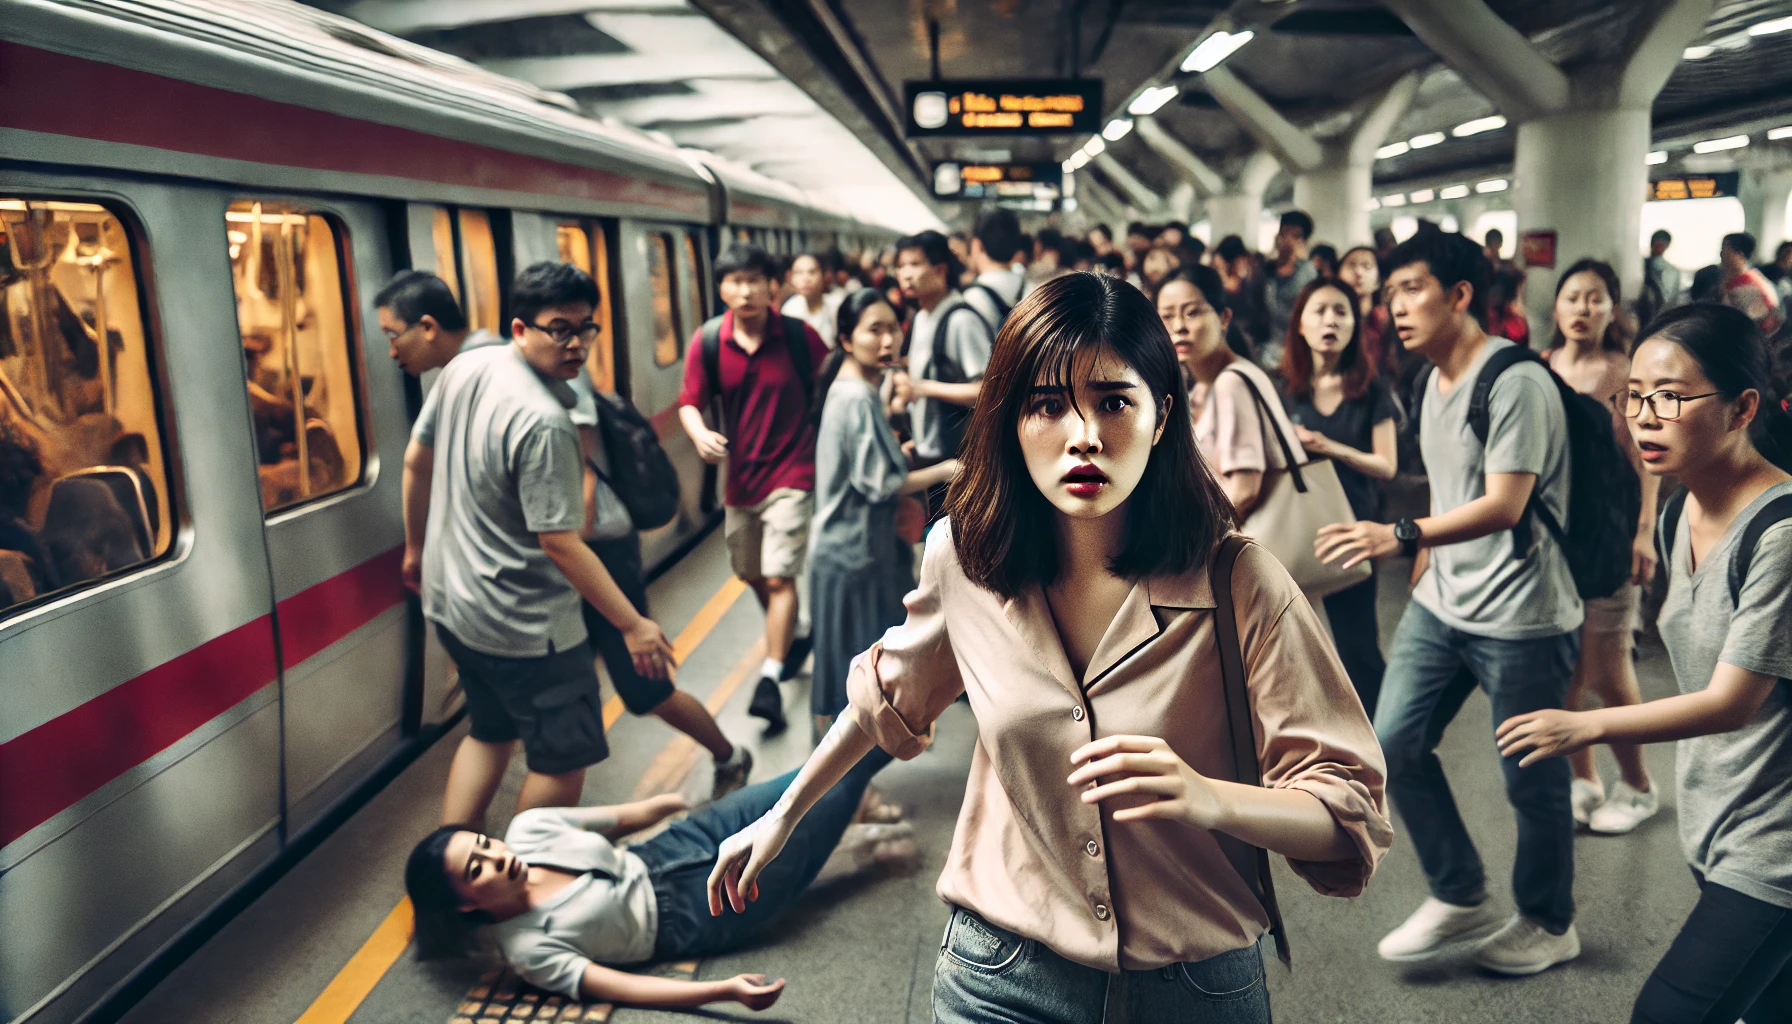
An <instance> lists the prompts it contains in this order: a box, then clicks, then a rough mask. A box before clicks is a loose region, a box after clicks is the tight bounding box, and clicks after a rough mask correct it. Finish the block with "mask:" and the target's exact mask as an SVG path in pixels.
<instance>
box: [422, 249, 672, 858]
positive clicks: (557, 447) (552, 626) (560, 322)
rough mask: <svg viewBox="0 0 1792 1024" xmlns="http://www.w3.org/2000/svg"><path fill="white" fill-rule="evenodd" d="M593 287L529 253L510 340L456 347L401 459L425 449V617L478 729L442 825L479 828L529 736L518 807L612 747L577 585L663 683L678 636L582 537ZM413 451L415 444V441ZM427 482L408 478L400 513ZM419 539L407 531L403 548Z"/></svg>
mask: <svg viewBox="0 0 1792 1024" xmlns="http://www.w3.org/2000/svg"><path fill="white" fill-rule="evenodd" d="M597 303H598V292H597V286H596V284H595V283H593V282H592V280H591V278H590V277H589V276H588V275H586V274H585V273H584V272H583V271H580V270H579V269H577V268H576V267H572V266H570V265H567V264H563V263H538V264H535V265H534V266H531V267H529V268H528V269H526V270H524V271H523V272H522V273H521V274H519V275H518V276H517V279H516V284H515V285H514V287H513V288H512V291H511V309H512V312H513V313H514V315H515V319H514V320H513V321H512V322H511V336H512V337H511V343H510V344H509V345H492V346H487V347H484V348H479V349H475V350H473V351H470V352H467V353H465V354H464V355H460V356H457V357H456V358H455V359H453V360H452V361H451V362H450V363H449V364H448V366H447V367H446V368H445V369H444V370H443V371H442V376H441V379H440V380H438V381H437V382H436V388H435V390H434V392H433V394H432V399H433V401H432V402H431V403H428V404H426V406H425V408H424V411H423V414H422V415H421V416H419V418H418V421H417V425H416V427H415V429H414V430H413V432H412V438H411V445H410V448H409V449H408V450H407V452H406V459H405V461H406V464H407V471H408V469H409V467H410V466H411V465H412V463H413V461H420V460H421V459H422V458H424V457H425V456H423V455H422V452H427V453H428V455H427V460H428V461H429V462H430V463H432V464H433V463H436V462H439V463H440V464H441V465H442V466H443V467H444V471H443V472H439V473H431V474H430V482H429V493H428V498H427V501H428V516H427V525H426V528H425V532H424V537H423V538H422V593H423V614H424V616H425V617H426V618H428V619H429V620H430V621H431V622H434V623H435V624H436V629H437V633H438V635H439V636H440V637H441V640H442V645H443V646H444V647H446V648H447V650H448V653H449V655H450V656H451V657H452V658H453V659H454V662H455V665H456V666H457V667H458V668H459V669H460V683H461V688H462V691H463V692H464V693H465V695H466V701H467V714H468V718H469V719H470V720H471V724H472V728H471V730H470V732H469V734H468V735H467V737H466V738H465V739H463V740H462V741H461V745H460V748H459V749H458V750H457V751H456V752H455V756H454V763H453V766H452V767H451V768H450V770H449V773H448V787H447V795H446V797H445V799H444V802H443V808H442V819H443V822H444V823H448V824H453V823H468V824H472V825H474V826H477V825H479V823H481V822H483V821H484V819H485V811H486V808H487V806H488V805H489V804H490V803H491V798H492V795H493V794H494V793H496V792H497V788H498V784H499V783H500V782H501V781H502V779H503V777H504V769H505V767H506V766H507V765H508V763H509V760H510V752H511V747H512V746H513V745H514V743H515V741H516V740H518V739H521V740H522V741H523V749H524V754H525V757H526V759H527V762H528V766H529V777H528V778H527V779H526V780H525V781H524V783H523V789H522V794H521V796H520V797H519V798H518V801H517V806H518V809H519V810H522V809H526V808H530V807H555V806H571V805H575V804H577V803H578V802H579V795H580V791H581V790H582V789H583V786H584V778H585V769H586V768H587V767H589V766H590V765H592V764H595V763H597V762H598V761H601V760H603V759H604V757H606V756H607V755H608V753H609V748H608V746H607V744H606V742H605V739H604V724H603V707H602V703H601V695H600V693H599V690H598V682H597V671H596V666H595V659H594V658H593V656H592V653H591V647H590V645H589V644H588V643H587V641H586V633H585V625H584V622H583V620H582V618H581V615H580V607H579V599H580V597H581V596H583V597H584V599H585V600H587V601H589V602H591V604H592V605H593V606H594V607H595V608H597V610H598V611H599V612H600V613H601V614H602V615H603V616H604V618H606V619H608V620H609V621H610V622H611V623H613V624H615V626H616V627H617V629H618V630H620V631H621V632H622V634H623V638H624V640H625V642H626V644H627V646H628V651H629V654H630V655H631V656H632V657H633V659H634V661H635V664H636V668H637V669H639V670H640V672H641V674H642V675H644V676H647V677H649V678H656V679H664V678H666V677H667V675H668V674H669V667H670V666H671V664H672V647H671V644H670V642H668V641H667V639H666V635H665V633H664V632H663V631H662V630H661V629H660V627H659V626H658V625H657V624H655V623H654V622H653V621H652V620H651V619H648V618H647V617H646V616H644V615H642V614H640V613H639V612H638V611H636V610H635V607H634V605H633V604H632V603H631V602H630V601H629V599H628V597H627V595H625V594H624V593H623V592H622V590H621V589H620V588H619V587H617V585H616V582H615V581H614V580H613V579H612V578H611V577H610V574H609V573H608V572H607V571H606V570H605V569H604V566H603V563H602V562H600V561H599V560H598V558H597V556H596V555H595V554H594V553H592V551H591V549H590V548H589V547H587V546H586V545H585V543H584V541H583V540H582V539H581V538H580V536H579V533H580V530H581V528H582V527H583V526H584V524H585V501H584V494H583V488H582V486H581V481H582V469H581V459H580V445H579V434H578V430H577V429H576V428H575V427H574V426H573V423H572V420H571V419H570V418H569V416H568V415H567V410H568V409H570V408H571V407H572V406H573V404H574V397H573V394H572V391H571V389H570V388H568V387H567V384H566V382H567V381H568V380H571V379H572V378H573V377H576V376H577V375H578V372H579V369H580V367H581V366H582V365H583V364H584V360H585V355H586V352H587V351H588V349H589V346H590V344H591V342H592V340H593V339H594V338H595V337H596V336H597V331H598V327H597V325H596V324H595V323H593V322H592V319H591V316H592V313H593V312H594V311H595V309H596V307H597ZM420 450H421V451H420ZM420 491H421V489H420V488H416V487H412V488H407V493H406V506H407V507H406V520H407V522H410V521H412V520H413V519H415V518H417V516H416V515H415V514H414V513H415V512H416V511H417V509H416V505H417V504H418V503H419V502H420V501H421V500H422V499H423V496H422V494H421V493H419V492H420ZM416 541H417V538H415V537H414V536H411V537H408V538H407V542H406V547H407V562H408V561H409V552H410V549H412V548H413V547H414V546H415V544H416Z"/></svg>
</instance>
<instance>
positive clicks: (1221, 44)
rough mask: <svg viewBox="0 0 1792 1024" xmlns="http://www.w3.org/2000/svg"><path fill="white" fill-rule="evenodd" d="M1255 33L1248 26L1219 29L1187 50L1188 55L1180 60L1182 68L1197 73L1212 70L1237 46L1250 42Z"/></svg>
mask: <svg viewBox="0 0 1792 1024" xmlns="http://www.w3.org/2000/svg"><path fill="white" fill-rule="evenodd" d="M1256 34H1257V33H1255V32H1252V31H1251V30H1250V29H1248V28H1247V29H1245V30H1244V31H1243V32H1227V31H1226V30H1225V29H1221V30H1220V31H1218V32H1215V33H1214V34H1213V35H1210V36H1208V37H1207V38H1206V39H1203V40H1201V42H1200V43H1199V44H1197V45H1196V46H1195V48H1194V49H1193V50H1191V51H1189V55H1188V57H1187V58H1186V59H1185V60H1183V62H1182V70H1184V71H1192V72H1194V73H1195V74H1197V75H1198V74H1201V73H1202V72H1204V71H1212V70H1213V69H1214V68H1217V67H1219V66H1220V64H1221V63H1222V62H1223V61H1225V59H1226V58H1227V57H1230V56H1232V54H1234V53H1236V52H1237V51H1238V48H1239V47H1241V46H1243V45H1244V44H1246V43H1248V42H1250V41H1251V39H1252V38H1253V37H1255V36H1256Z"/></svg>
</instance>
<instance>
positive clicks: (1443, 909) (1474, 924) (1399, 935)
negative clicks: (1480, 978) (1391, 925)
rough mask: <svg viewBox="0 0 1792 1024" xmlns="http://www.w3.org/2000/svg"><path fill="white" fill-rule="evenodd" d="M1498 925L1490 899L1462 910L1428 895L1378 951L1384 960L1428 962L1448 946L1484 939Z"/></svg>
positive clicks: (1497, 915)
mask: <svg viewBox="0 0 1792 1024" xmlns="http://www.w3.org/2000/svg"><path fill="white" fill-rule="evenodd" d="M1499 926H1500V916H1499V914H1498V913H1497V912H1496V911H1495V910H1494V909H1493V904H1492V903H1490V902H1489V901H1487V900H1482V901H1481V902H1480V903H1479V904H1478V905H1476V906H1472V907H1459V906H1457V905H1455V904H1454V903H1445V902H1444V901H1443V900H1440V899H1438V898H1437V897H1435V896H1427V897H1425V902H1424V903H1421V904H1419V909H1417V910H1415V911H1413V913H1412V916H1411V917H1409V918H1407V919H1406V923H1405V924H1402V925H1401V926H1400V927H1398V928H1396V929H1394V930H1393V931H1391V932H1389V933H1387V935H1386V936H1385V937H1384V938H1383V939H1382V940H1381V943H1380V944H1379V945H1377V946H1376V947H1375V951H1376V952H1378V953H1380V954H1381V958H1382V959H1383V960H1425V959H1428V958H1430V957H1432V956H1435V955H1437V953H1438V952H1440V951H1442V950H1443V949H1445V948H1446V947H1448V946H1452V945H1455V944H1456V943H1459V942H1468V941H1471V940H1473V939H1478V938H1481V937H1482V936H1484V935H1487V934H1488V933H1490V932H1492V931H1493V930H1494V929H1496V928H1498V927H1499Z"/></svg>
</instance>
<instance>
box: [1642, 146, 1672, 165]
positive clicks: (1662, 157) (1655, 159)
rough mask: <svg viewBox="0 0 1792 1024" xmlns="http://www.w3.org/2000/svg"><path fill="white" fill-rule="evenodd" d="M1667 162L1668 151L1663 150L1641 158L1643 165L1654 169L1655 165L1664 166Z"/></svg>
mask: <svg viewBox="0 0 1792 1024" xmlns="http://www.w3.org/2000/svg"><path fill="white" fill-rule="evenodd" d="M1667 162H1668V151H1667V150H1665V149H1658V150H1656V151H1655V152H1653V153H1650V154H1649V155H1648V156H1646V157H1643V163H1645V164H1648V165H1649V166H1650V167H1654V166H1655V165H1656V164H1665V163H1667Z"/></svg>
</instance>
